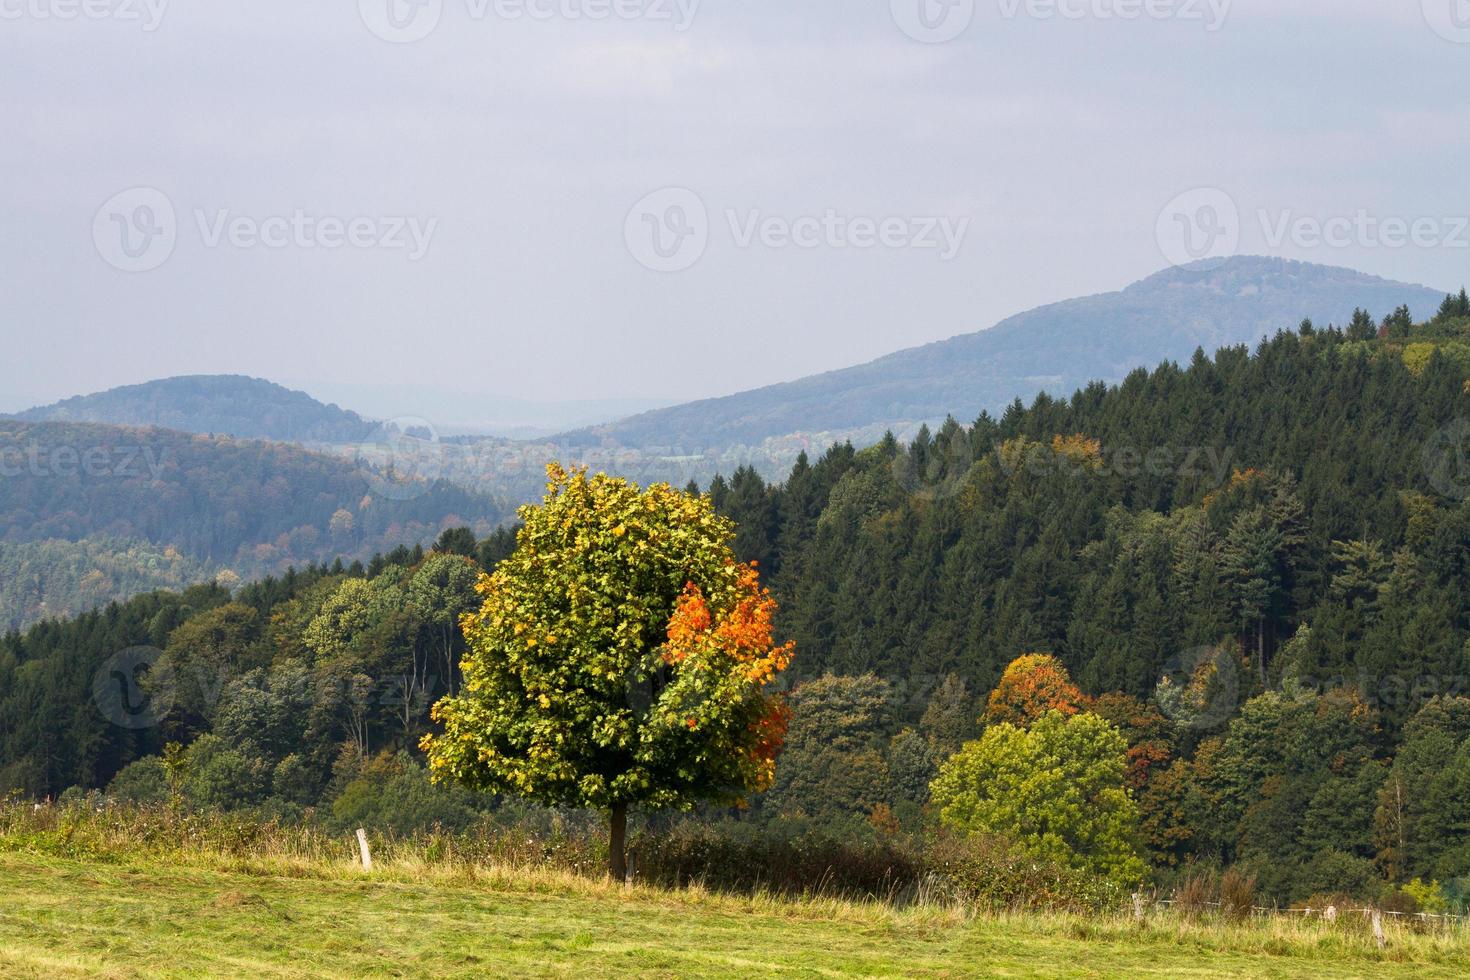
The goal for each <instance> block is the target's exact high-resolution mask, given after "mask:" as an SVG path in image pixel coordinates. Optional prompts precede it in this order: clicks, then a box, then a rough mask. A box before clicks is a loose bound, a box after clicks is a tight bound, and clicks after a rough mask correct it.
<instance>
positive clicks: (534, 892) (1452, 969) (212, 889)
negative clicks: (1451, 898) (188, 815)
mask: <svg viewBox="0 0 1470 980" xmlns="http://www.w3.org/2000/svg"><path fill="white" fill-rule="evenodd" d="M0 898H3V900H0V974H3V975H4V976H20V977H28V976H36V977H42V976H45V977H53V976H63V977H65V976H110V977H133V976H185V975H187V976H199V975H229V976H247V975H248V976H269V977H297V976H340V977H348V976H352V977H356V976H456V975H466V976H468V975H478V976H484V975H517V976H563V975H613V974H619V975H629V974H633V975H647V976H680V977H683V976H732V975H735V976H754V975H766V974H775V975H793V976H848V975H870V976H951V977H959V976H975V975H989V976H1012V977H1030V976H1049V977H1050V976H1079V977H1088V976H1170V977H1181V976H1183V977H1187V976H1196V977H1204V976H1212V977H1213V976H1226V975H1229V976H1256V977H1299V976H1300V977H1307V976H1313V977H1316V976H1324V977H1369V976H1384V975H1391V974H1397V975H1405V976H1407V975H1413V976H1417V977H1464V976H1466V975H1470V937H1467V936H1465V935H1464V934H1463V933H1461V934H1457V935H1433V936H1431V935H1419V934H1413V933H1411V932H1408V931H1401V930H1398V929H1396V928H1395V929H1393V930H1392V931H1391V932H1390V945H1389V948H1388V949H1387V950H1386V951H1384V952H1380V951H1378V950H1377V948H1376V947H1375V945H1374V943H1373V941H1372V939H1371V937H1369V936H1368V935H1367V934H1366V933H1365V932H1363V931H1361V930H1354V929H1351V928H1346V929H1345V928H1343V927H1342V926H1338V927H1335V928H1329V927H1327V926H1325V925H1321V924H1302V923H1297V922H1291V921H1283V920H1269V921H1261V922H1254V923H1247V924H1244V925H1241V926H1230V925H1224V924H1219V923H1215V924H1208V923H1201V924H1189V923H1183V922H1179V921H1176V920H1173V919H1157V920H1154V921H1152V922H1151V923H1150V924H1148V925H1146V926H1143V927H1140V926H1138V925H1137V924H1136V923H1133V922H1131V921H1129V920H1128V919H1126V918H1118V919H1100V920H1099V919H1088V920H1084V919H1080V918H1072V917H1065V916H1054V917H1053V916H998V917H987V916H981V917H975V916H970V915H967V914H965V913H963V912H962V911H959V910H956V909H948V908H934V907H916V908H910V909H904V910H898V909H893V908H890V907H887V906H885V905H882V904H880V903H869V904H863V903H851V902H843V901H838V900H824V899H813V900H807V901H792V900H783V899H777V898H771V897H759V896H758V897H752V898H741V897H731V896H718V895H710V894H705V893H703V892H701V891H699V890H698V889H693V890H684V891H677V892H675V891H659V890H654V889H645V888H634V889H623V888H615V887H613V886H611V885H608V884H604V883H601V882H594V881H587V880H584V879H579V878H575V877H572V876H569V875H565V874H559V873H537V872H516V871H509V870H498V871H497V870H493V869H485V870H479V871H465V870H460V871H457V872H455V873H453V874H447V873H443V872H439V871H437V870H436V869H433V868H429V867H414V866H402V867H397V868H393V867H390V868H385V869H383V870H382V871H381V872H379V873H377V874H375V875H373V876H371V877H370V876H367V875H365V874H363V873H362V872H361V871H359V870H356V869H354V868H353V867H352V866H351V865H349V864H347V863H345V862H344V863H341V864H333V865H325V864H322V863H320V862H318V863H301V862H295V863H293V862H289V861H272V860H224V859H215V860H191V861H189V862H187V863H181V864H174V863H166V864H161V863H158V862H157V861H156V858H153V857H149V858H147V859H128V858H123V859H121V860H117V859H112V860H98V859H90V858H88V859H79V858H75V857H63V856H56V855H48V854H37V853H26V852H22V851H13V850H12V851H5V852H0Z"/></svg>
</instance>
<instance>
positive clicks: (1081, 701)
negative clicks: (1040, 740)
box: [985, 653, 1088, 728]
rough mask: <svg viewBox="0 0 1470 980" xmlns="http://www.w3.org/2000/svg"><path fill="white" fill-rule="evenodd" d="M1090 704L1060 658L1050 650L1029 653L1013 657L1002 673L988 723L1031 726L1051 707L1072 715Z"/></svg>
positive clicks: (987, 715)
mask: <svg viewBox="0 0 1470 980" xmlns="http://www.w3.org/2000/svg"><path fill="white" fill-rule="evenodd" d="M1087 704H1088V698H1087V695H1085V694H1083V693H1082V691H1081V689H1079V688H1078V687H1077V685H1076V684H1073V683H1072V676H1071V675H1070V674H1068V673H1067V668H1066V667H1064V666H1063V665H1062V662H1061V661H1060V660H1058V659H1057V658H1056V657H1054V656H1052V655H1051V654H1049V653H1028V654H1026V655H1025V656H1024V657H1018V658H1017V659H1016V660H1014V661H1013V662H1012V663H1011V665H1010V666H1009V667H1007V668H1006V670H1005V673H1004V674H1002V675H1001V678H1000V683H999V684H997V685H996V687H995V690H994V691H992V692H991V693H990V701H989V703H988V704H987V705H986V708H985V723H986V724H987V725H998V724H1001V723H1002V722H1005V723H1009V724H1012V725H1015V726H1016V727H1017V728H1030V727H1031V725H1032V724H1033V723H1035V722H1036V721H1037V720H1038V719H1040V718H1041V717H1043V716H1044V715H1045V714H1046V713H1047V712H1048V711H1059V712H1061V713H1062V715H1063V716H1064V717H1071V716H1072V715H1075V714H1077V713H1078V712H1079V711H1083V710H1086V708H1087Z"/></svg>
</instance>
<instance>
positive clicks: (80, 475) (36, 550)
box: [0, 419, 507, 627]
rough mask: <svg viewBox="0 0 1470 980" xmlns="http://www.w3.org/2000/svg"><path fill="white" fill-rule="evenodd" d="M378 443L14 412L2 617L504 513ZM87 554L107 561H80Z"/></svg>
mask: <svg viewBox="0 0 1470 980" xmlns="http://www.w3.org/2000/svg"><path fill="white" fill-rule="evenodd" d="M371 449H372V446H371V445H369V446H368V447H367V449H364V451H363V452H364V455H363V456H362V458H359V459H357V460H352V459H343V458H338V457H336V456H331V455H325V454H322V453H317V452H311V451H308V450H305V449H302V448H299V447H296V446H293V445H288V444H285V443H275V442H266V441H260V440H250V439H236V438H231V437H228V436H219V435H213V436H211V435H199V434H189V433H185V432H177V431H174V430H170V429H161V428H146V429H142V428H130V427H126V426H112V425H96V424H91V423H73V422H26V421H20V420H15V419H0V527H3V528H4V533H3V535H0V571H3V572H4V584H3V585H0V624H3V625H4V626H6V627H14V626H26V625H29V624H30V623H32V622H34V621H35V620H36V618H38V617H39V616H41V615H50V616H58V615H64V614H67V613H69V612H72V611H77V610H79V609H80V608H88V607H90V606H91V605H95V603H96V600H98V599H102V600H104V601H105V600H108V599H113V598H118V599H122V598H127V597H129V596H131V595H134V594H136V593H137V592H138V591H139V590H140V587H141V588H148V587H162V586H170V587H173V586H178V585H182V584H190V583H193V582H199V581H208V580H210V579H212V578H214V577H215V576H216V575H220V576H223V578H224V579H225V580H226V581H227V582H239V581H242V580H249V579H253V578H258V577H260V576H262V575H267V574H272V573H277V572H283V571H285V570H286V569H287V568H289V567H291V566H292V565H295V566H297V567H302V566H305V565H307V564H310V563H312V562H318V561H324V560H325V561H328V562H330V561H332V560H333V559H335V558H336V557H338V556H342V557H344V558H346V559H348V560H349V561H350V560H352V559H355V558H362V559H367V558H369V557H370V556H371V555H373V554H374V553H375V552H377V551H382V550H387V549H390V548H394V547H397V546H398V545H399V544H402V543H405V542H408V543H418V542H424V543H427V542H430V541H432V540H433V539H434V537H435V536H436V535H438V534H439V532H440V531H441V530H443V529H444V528H445V527H450V526H458V525H468V526H471V527H474V528H475V529H477V530H478V531H480V532H481V533H486V532H488V531H489V530H491V529H492V528H494V527H495V526H496V525H497V524H499V523H500V522H501V520H502V519H503V518H504V515H505V513H506V510H507V509H506V508H505V507H504V506H503V505H500V504H498V503H496V502H494V501H492V500H491V499H489V498H487V497H484V496H482V495H480V494H477V493H474V492H472V491H469V490H464V489H462V488H460V487H457V486H453V485H451V484H449V483H448V482H445V481H443V480H428V479H424V480H419V481H417V482H413V481H411V480H410V479H409V478H408V477H407V476H396V475H395V474H393V473H392V471H391V470H385V469H384V467H383V466H382V465H380V461H379V460H378V459H376V458H372V457H371V455H370V454H369V450H371ZM378 455H379V456H382V455H383V454H382V453H381V452H378ZM389 463H390V464H391V460H389ZM78 555H86V556H88V558H89V560H92V561H93V562H95V564H94V566H93V567H92V568H91V569H89V570H88V571H87V572H81V573H79V572H78V571H77V560H78V559H77V556H78ZM92 572H95V573H96V574H91V573H92ZM84 579H85V581H84Z"/></svg>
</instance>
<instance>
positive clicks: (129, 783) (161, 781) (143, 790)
mask: <svg viewBox="0 0 1470 980" xmlns="http://www.w3.org/2000/svg"><path fill="white" fill-rule="evenodd" d="M107 796H108V797H109V798H110V799H113V800H117V801H119V802H122V803H163V802H165V801H166V800H167V799H168V773H167V772H165V771H164V768H163V760H162V759H160V758H159V757H158V756H156V755H150V756H148V757H147V758H145V759H139V760H138V761H137V762H134V763H132V764H131V765H129V766H127V767H126V768H124V769H123V770H122V771H121V772H119V773H118V774H117V775H116V776H114V777H112V782H111V783H109V784H108V786H107Z"/></svg>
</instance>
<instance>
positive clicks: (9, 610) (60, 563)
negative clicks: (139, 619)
mask: <svg viewBox="0 0 1470 980" xmlns="http://www.w3.org/2000/svg"><path fill="white" fill-rule="evenodd" d="M209 577H210V566H208V565H207V564H205V563H203V562H199V561H196V560H194V559H192V558H189V557H186V556H185V555H182V554H180V553H179V552H177V551H175V550H174V549H172V548H170V547H159V546H154V545H151V544H147V543H146V542H139V541H127V540H124V539H122V538H113V537H106V536H99V537H91V538H82V539H81V540H79V541H65V540H61V539H57V538H51V539H48V540H45V541H30V542H27V543H24V544H12V543H9V542H4V541H0V633H4V632H7V631H10V630H19V629H24V628H25V627H27V626H30V625H31V624H32V623H36V622H39V621H40V620H42V619H46V618H51V619H62V618H66V617H68V616H76V615H78V614H80V613H83V612H86V611H87V610H89V609H95V608H97V607H99V606H104V605H106V604H107V603H109V602H111V601H113V600H114V599H124V598H127V597H129V596H134V595H138V594H139V593H143V592H149V591H151V590H154V589H181V588H184V587H185V586H188V585H191V584H193V583H195V582H202V581H207V580H208V579H209Z"/></svg>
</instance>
